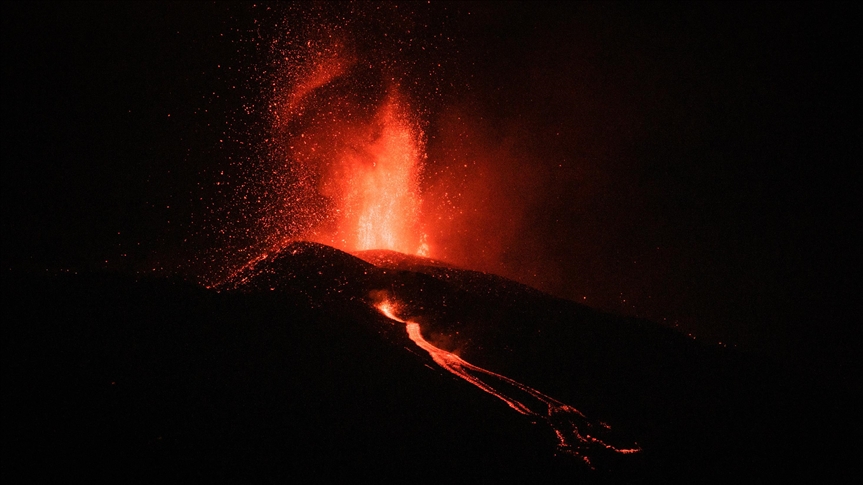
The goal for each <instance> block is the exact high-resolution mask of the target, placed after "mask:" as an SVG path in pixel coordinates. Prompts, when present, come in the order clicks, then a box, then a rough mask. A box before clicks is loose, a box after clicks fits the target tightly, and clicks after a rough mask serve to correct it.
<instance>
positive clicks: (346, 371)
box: [3, 242, 817, 482]
mask: <svg viewBox="0 0 863 485" xmlns="http://www.w3.org/2000/svg"><path fill="white" fill-rule="evenodd" d="M7 276H10V275H7ZM12 276H16V277H15V278H13V277H11V276H10V277H9V278H6V280H4V286H5V287H4V293H5V294H6V295H7V297H8V298H7V300H6V301H7V302H8V304H6V305H4V320H5V321H6V322H7V328H8V329H9V330H7V338H5V339H4V352H3V387H4V393H3V396H4V397H3V407H4V413H3V434H4V440H3V474H4V476H8V477H29V478H33V477H38V478H54V479H56V478H60V477H65V476H69V475H70V474H76V475H80V476H89V477H94V478H95V477H111V478H114V479H122V480H124V481H129V480H132V481H137V480H140V481H155V480H191V479H201V478H204V479H219V480H224V479H229V480H231V481H248V480H255V481H258V480H269V479H280V478H290V477H294V476H298V475H306V476H314V477H316V478H318V479H321V480H327V479H336V478H351V477H377V478H382V479H390V480H397V479H398V480H402V479H411V480H431V481H440V480H445V479H452V478H453V477H456V478H458V479H459V480H477V479H482V480H487V479H489V480H505V481H511V480H516V479H519V480H521V479H531V480H539V481H542V482H556V481H569V480H572V479H574V478H575V479H581V480H587V481H607V480H612V481H617V480H621V481H630V480H635V479H638V480H643V479H651V478H652V479H660V478H661V479H663V480H672V481H674V480H678V479H679V480H680V481H687V482H688V481H691V480H693V479H706V478H714V477H722V478H729V479H730V478H734V477H740V476H743V475H748V474H751V473H752V472H754V471H761V472H764V471H769V473H770V474H771V476H775V474H776V473H780V472H781V473H796V472H799V471H800V470H801V469H802V467H808V466H809V465H811V464H812V463H813V461H811V459H810V460H796V461H794V460H789V457H795V456H801V455H802V454H803V453H802V450H804V449H805V442H806V440H807V439H808V438H807V434H806V433H802V432H801V431H800V429H799V426H798V423H799V421H798V419H799V418H800V417H801V416H802V415H803V414H804V413H806V412H809V411H808V410H809V409H810V408H809V407H808V406H810V404H811V403H810V401H807V400H806V399H800V394H799V389H796V388H795V387H794V386H793V385H792V384H793V380H792V379H791V378H790V376H789V375H787V374H785V373H783V371H782V370H781V369H779V368H777V367H774V366H771V365H769V364H768V363H766V362H763V361H760V360H757V359H755V358H753V357H749V356H746V355H744V354H741V353H737V352H735V351H731V350H728V349H722V348H717V347H709V346H705V345H703V344H701V343H698V342H695V341H693V340H691V339H689V338H686V337H684V336H683V335H681V334H679V333H677V332H674V331H672V330H670V329H668V328H664V327H661V326H659V325H657V324H654V323H652V322H648V321H644V320H636V319H632V318H623V317H618V316H615V315H611V314H606V313H601V312H598V311H596V310H593V309H591V308H588V307H586V306H583V305H580V304H577V303H575V302H572V301H568V300H563V299H559V298H555V297H552V296H550V295H547V294H545V293H542V292H540V291H538V290H535V289H532V288H530V287H528V286H525V285H522V284H519V283H516V282H514V281H511V280H508V279H505V278H502V277H499V276H495V275H492V274H487V273H481V272H476V271H470V270H465V269H459V268H453V267H449V266H448V265H446V264H445V263H443V262H440V261H435V260H430V259H427V258H423V257H419V256H408V255H403V254H401V253H397V252H393V251H360V252H357V253H356V254H348V253H346V252H343V251H340V250H338V249H335V248H332V247H329V246H325V245H323V244H318V243H310V242H295V243H292V244H289V245H288V246H286V247H285V248H284V249H282V250H281V251H278V252H274V253H272V254H269V255H267V256H266V257H265V258H262V259H260V260H258V261H257V262H256V263H255V264H252V265H249V266H248V267H246V268H244V269H242V270H241V271H239V272H237V273H236V274H234V275H233V276H232V277H231V278H229V279H228V280H227V281H225V282H223V283H222V284H221V285H219V286H217V287H215V288H210V289H205V288H202V287H199V286H196V285H192V284H189V283H186V282H184V281H179V280H165V279H138V280H134V279H129V278H127V277H122V276H116V275H106V274H79V275H73V274H61V275H52V276H33V275H29V276H28V275H12ZM7 282H9V283H11V282H14V284H10V285H6V283H7ZM406 327H407V328H406ZM412 329H413V330H412ZM454 369H455V370H454ZM459 373H461V374H463V375H461V374H459ZM466 376H467V377H466ZM474 381H476V382H474ZM807 453H811V450H809V451H807ZM809 456H812V455H811V454H810V455H809ZM816 461H817V460H816Z"/></svg>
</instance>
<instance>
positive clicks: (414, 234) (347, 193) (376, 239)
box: [320, 91, 428, 255]
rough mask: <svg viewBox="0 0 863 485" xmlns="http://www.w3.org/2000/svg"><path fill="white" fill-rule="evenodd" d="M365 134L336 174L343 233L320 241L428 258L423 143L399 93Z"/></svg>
mask: <svg viewBox="0 0 863 485" xmlns="http://www.w3.org/2000/svg"><path fill="white" fill-rule="evenodd" d="M364 135H365V136H362V137H358V138H359V139H358V140H356V141H355V142H354V143H351V144H350V145H349V146H347V147H346V148H345V149H344V151H343V152H342V153H341V156H340V158H339V161H338V164H337V169H336V170H335V171H334V172H333V173H332V174H331V180H330V181H329V187H328V194H329V195H331V196H332V197H333V199H334V200H336V201H337V209H336V214H337V221H338V222H337V229H336V232H335V233H334V234H332V235H331V236H330V237H329V240H326V238H325V240H323V241H320V242H324V243H329V244H331V245H333V246H336V247H340V248H342V249H346V250H348V251H361V250H366V249H391V250H394V251H399V252H402V253H418V254H421V255H427V253H428V249H427V247H424V246H423V242H422V237H421V236H420V231H419V220H418V218H419V210H420V197H419V185H418V177H419V173H420V170H421V165H420V162H421V159H422V154H423V143H422V139H421V136H420V132H419V130H418V129H417V128H416V126H415V125H414V124H413V123H411V122H410V117H409V113H408V112H407V110H406V104H405V103H404V101H403V100H402V99H401V97H400V96H399V94H398V93H397V92H395V91H393V92H391V93H390V94H388V96H387V98H386V100H385V101H384V102H383V104H382V105H381V107H380V108H379V109H378V112H377V114H376V116H375V120H374V123H373V124H372V125H371V126H370V127H369V129H368V131H367V133H365V134H364Z"/></svg>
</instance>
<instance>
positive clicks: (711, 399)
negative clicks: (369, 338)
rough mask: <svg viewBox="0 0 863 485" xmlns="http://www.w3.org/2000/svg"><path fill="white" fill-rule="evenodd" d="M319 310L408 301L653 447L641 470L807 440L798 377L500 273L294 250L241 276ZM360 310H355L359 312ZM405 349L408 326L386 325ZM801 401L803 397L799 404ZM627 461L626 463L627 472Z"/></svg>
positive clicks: (461, 344)
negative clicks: (793, 390) (794, 382)
mask: <svg viewBox="0 0 863 485" xmlns="http://www.w3.org/2000/svg"><path fill="white" fill-rule="evenodd" d="M231 287H233V288H235V289H242V290H244V291H252V292H255V291H258V292H265V291H271V292H272V291H277V290H280V291H284V292H286V293H288V294H295V295H303V297H304V298H308V301H309V302H311V303H312V304H313V305H321V306H333V307H334V306H338V305H348V304H350V305H355V306H356V308H362V307H369V306H372V305H373V304H374V303H375V302H376V301H377V300H378V299H380V298H381V297H382V295H387V296H389V297H394V298H395V299H397V300H398V301H399V302H401V303H403V304H404V306H403V308H402V312H403V313H402V315H401V316H402V317H403V318H410V319H411V320H413V321H417V322H419V323H420V326H421V331H422V334H423V335H424V337H425V338H426V339H427V340H428V341H429V342H430V343H432V344H433V345H435V346H437V347H439V348H442V349H444V350H448V351H451V352H454V353H456V354H458V355H459V356H461V357H462V358H464V359H465V360H467V361H468V362H471V363H473V364H476V365H479V366H482V367H484V368H486V369H489V370H492V371H495V372H499V373H502V374H505V375H507V376H509V377H511V378H514V379H516V380H519V381H521V382H524V383H526V384H528V385H530V386H533V387H535V388H538V389H540V390H542V391H543V392H546V393H548V394H550V395H552V396H554V397H556V398H558V399H560V400H562V401H564V402H566V403H568V404H571V405H573V406H575V407H577V408H579V409H580V410H582V411H584V412H585V413H586V414H587V415H588V416H591V417H596V418H597V419H601V420H603V421H606V422H608V423H610V424H612V425H613V426H615V427H616V428H617V429H619V430H621V432H623V433H624V434H626V435H628V436H629V437H631V438H632V439H633V440H635V441H637V442H638V443H639V444H640V445H641V446H642V447H643V448H644V449H645V452H644V458H643V460H644V461H646V462H647V463H648V465H647V469H641V468H640V467H641V465H638V467H639V469H641V472H645V473H647V472H648V470H652V472H655V473H659V474H663V475H664V474H665V473H673V474H675V475H677V476H687V475H688V474H691V475H692V476H693V477H699V476H702V477H703V476H707V475H710V476H727V477H733V476H738V475H743V474H747V473H751V472H752V471H756V470H762V471H766V470H771V473H772V472H775V470H774V468H777V469H778V468H779V467H780V463H781V464H782V465H781V466H782V468H783V469H784V470H785V471H789V472H793V469H794V465H791V466H790V467H789V465H788V463H789V461H788V457H789V456H796V455H798V454H799V449H801V448H802V447H803V446H804V445H805V442H806V441H807V440H806V438H804V437H803V436H804V435H805V433H803V434H801V433H799V429H797V428H796V427H794V426H791V425H789V422H790V421H793V418H792V417H796V416H799V415H800V414H801V413H803V411H802V409H801V407H798V406H796V405H795V404H790V401H791V400H792V397H791V396H790V395H789V394H788V391H787V387H788V386H789V382H790V381H789V376H788V375H787V374H785V373H783V372H782V371H780V370H779V369H778V368H776V367H773V366H771V365H770V364H768V363H767V362H762V361H758V360H756V359H753V358H751V357H748V356H746V355H743V354H740V353H736V352H733V351H728V350H725V349H720V348H715V347H709V346H705V345H703V344H700V343H697V342H695V341H692V340H690V339H688V338H686V337H684V336H683V335H681V334H679V333H677V332H675V331H673V330H670V329H668V328H664V327H661V326H659V325H657V324H654V323H652V322H647V321H643V320H637V319H632V318H622V317H617V316H614V315H609V314H604V313H601V312H597V311H595V310H592V309H590V308H588V307H585V306H583V305H580V304H577V303H575V302H571V301H567V300H562V299H558V298H555V297H552V296H550V295H547V294H544V293H542V292H539V291H537V290H535V289H533V288H530V287H528V286H525V285H522V284H519V283H517V282H514V281H511V280H508V279H506V278H502V277H499V276H496V275H491V274H486V273H481V272H476V271H470V270H464V269H458V268H450V267H447V266H446V265H445V263H442V262H439V261H434V260H428V259H426V258H421V257H418V256H409V255H403V254H400V253H395V252H391V251H364V252H360V253H357V254H356V256H352V255H350V254H347V253H344V252H341V251H338V250H336V249H333V248H330V247H327V246H323V245H319V244H315V243H306V242H300V243H294V244H292V245H291V246H288V247H287V248H286V249H285V250H283V251H282V252H281V253H280V254H277V255H272V256H271V257H270V258H268V259H267V260H265V261H262V262H260V263H259V264H257V265H256V266H254V267H253V268H250V269H248V270H247V271H246V272H245V273H241V274H240V275H238V276H237V278H235V279H234V280H233V282H232V284H231ZM358 311H359V310H358ZM378 332H379V333H381V334H384V333H385V334H386V336H387V338H389V339H391V340H392V341H393V342H394V343H398V344H400V345H405V346H407V347H410V344H409V343H407V344H406V343H405V341H404V336H403V335H402V333H401V329H394V330H392V329H384V330H380V329H379V330H378ZM793 399H794V400H798V401H799V396H798V397H794V398H793ZM623 466H628V465H623Z"/></svg>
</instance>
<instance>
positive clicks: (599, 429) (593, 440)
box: [377, 301, 641, 466]
mask: <svg viewBox="0 0 863 485" xmlns="http://www.w3.org/2000/svg"><path fill="white" fill-rule="evenodd" d="M377 309H378V310H379V311H380V312H381V313H382V314H383V315H384V316H386V317H387V318H389V319H391V320H394V321H397V322H400V323H404V324H405V325H406V326H407V332H408V337H409V338H410V339H411V340H412V341H413V342H414V343H415V344H417V346H418V347H419V348H421V349H423V350H425V351H426V352H428V354H429V356H431V358H432V360H434V362H435V363H436V364H438V365H439V366H441V367H442V368H443V369H444V370H446V371H448V372H450V373H452V374H455V375H456V376H458V377H460V378H462V379H464V380H465V381H467V382H469V383H471V384H473V385H474V386H476V387H478V388H480V389H482V390H483V391H485V392H487V393H489V394H491V395H492V396H494V397H496V398H498V399H500V400H501V401H503V402H505V403H506V404H507V406H509V407H510V408H512V409H514V410H515V411H517V412H518V413H520V414H523V415H526V416H531V417H535V418H539V419H542V420H543V421H545V422H546V424H548V425H549V426H550V427H551V428H552V429H553V430H554V433H555V435H556V436H557V440H558V449H559V450H561V451H563V452H565V453H568V454H570V455H573V456H576V457H579V458H581V459H582V460H584V462H585V463H587V464H588V465H589V466H591V463H590V458H589V457H588V453H590V452H591V451H593V450H595V449H604V450H608V451H612V452H616V453H621V454H629V453H637V452H639V451H641V448H640V447H637V446H636V447H629V448H622V447H615V446H612V445H610V444H608V443H607V442H606V441H604V440H603V439H600V438H598V437H597V436H595V434H597V433H602V434H607V433H608V432H609V431H610V430H611V427H610V426H608V425H607V424H605V423H602V422H599V423H598V424H594V423H591V422H590V421H588V419H587V418H586V417H585V416H584V414H582V413H581V411H579V410H578V409H576V408H574V407H572V406H570V405H568V404H565V403H563V402H560V401H558V400H557V399H554V398H553V397H551V396H548V395H546V394H543V393H542V392H540V391H537V390H536V389H534V388H532V387H530V386H527V385H525V384H522V383H520V382H518V381H516V380H513V379H510V378H509V377H506V376H504V375H501V374H498V373H496V372H492V371H490V370H486V369H483V368H482V367H479V366H476V365H473V364H471V363H470V362H467V361H465V360H464V359H462V358H461V357H459V356H457V355H455V354H453V353H451V352H447V351H446V350H443V349H439V348H437V347H435V346H434V345H432V344H430V343H429V342H428V341H426V340H425V338H423V336H422V333H421V332H420V326H419V324H418V323H415V322H409V321H406V320H403V319H401V318H399V317H398V316H396V314H395V312H396V309H397V305H396V304H395V303H393V302H391V301H384V302H382V303H380V304H378V305H377ZM513 394H515V395H519V394H520V395H521V396H523V397H519V398H518V399H517V398H515V397H513ZM537 408H539V409H537ZM591 433H594V434H591Z"/></svg>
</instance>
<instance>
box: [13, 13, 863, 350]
mask: <svg viewBox="0 0 863 485" xmlns="http://www.w3.org/2000/svg"><path fill="white" fill-rule="evenodd" d="M420 5H422V4H420ZM408 6H409V7H411V5H410V4H408ZM414 6H415V7H416V5H414ZM2 8H3V15H2V17H3V28H2V31H3V33H2V36H3V63H2V68H3V88H2V92H3V104H2V106H3V117H2V122H3V129H2V130H3V131H2V133H3V160H4V166H5V171H4V177H3V245H4V251H3V259H4V266H6V267H10V268H16V269H23V270H29V271H44V270H46V269H48V270H49V271H58V270H63V269H72V270H86V269H98V268H107V269H110V270H119V271H124V272H142V271H150V270H152V269H153V268H154V267H156V268H160V271H161V272H162V273H163V274H164V273H170V272H171V270H172V267H173V266H172V265H176V264H178V261H181V260H183V258H188V257H189V255H190V254H195V253H196V252H200V251H203V250H204V248H200V247H190V244H201V243H200V241H202V240H204V239H205V238H203V236H201V233H202V231H203V229H202V228H200V227H198V226H196V224H197V223H198V222H197V221H199V220H200V218H201V217H200V215H201V212H202V211H204V210H205V209H206V207H205V206H206V200H212V197H211V196H212V192H213V190H214V189H213V187H212V184H213V181H214V180H215V178H214V174H215V173H218V172H220V171H221V169H224V168H225V167H230V166H231V165H232V163H234V162H233V161H228V160H227V159H228V157H229V156H231V153H233V152H230V151H229V150H228V151H226V150H225V149H223V148H220V142H219V140H220V139H222V138H224V135H225V133H227V132H229V131H231V130H236V129H237V128H236V126H233V127H232V126H231V116H230V113H235V112H237V110H239V109H240V108H241V107H242V106H243V104H244V103H247V102H248V101H249V99H252V98H253V96H254V89H253V87H250V86H249V83H248V82H247V80H245V79H244V74H243V73H242V72H241V73H239V74H238V73H237V71H236V70H232V71H230V72H227V71H226V70H225V69H224V67H223V66H232V67H237V66H242V65H244V64H245V65H249V64H255V63H265V62H266V59H267V53H266V52H262V51H261V50H259V49H256V47H255V44H254V43H250V42H247V41H246V40H248V39H249V38H250V35H251V32H254V29H255V28H256V27H255V26H256V24H255V20H258V21H261V22H263V21H266V20H267V19H272V18H273V13H272V12H267V11H266V9H265V8H262V7H256V8H252V7H251V6H250V5H248V4H218V3H217V4H211V3H207V4H199V3H191V4H186V3H181V4H178V3H170V4H162V3H155V4H143V5H139V4H132V5H127V4H125V3H123V4H116V5H115V4H110V3H86V4H81V3H68V4H53V3H38V4H32V3H26V4H23V3H22V4H14V5H8V4H5V3H4V5H3V7H2ZM422 8H423V9H425V10H423V11H424V12H426V14H425V15H427V17H426V18H427V19H431V21H435V22H440V25H441V26H442V27H441V29H442V31H446V32H447V33H448V35H449V34H451V35H452V36H453V38H455V39H456V41H455V42H454V43H453V47H452V49H453V50H452V51H451V52H449V53H447V54H446V55H444V56H443V57H444V58H445V60H446V62H447V70H445V72H446V73H447V75H448V76H451V81H450V82H449V83H444V86H445V88H444V89H443V92H442V93H441V94H440V95H439V97H436V98H434V99H432V100H430V101H428V106H427V112H426V115H425V116H426V117H427V122H428V130H429V143H428V150H429V167H430V170H431V172H434V171H435V170H438V171H445V170H446V169H448V167H449V166H450V165H452V164H454V163H456V162H457V161H458V160H456V159H455V155H453V154H452V149H451V147H452V146H454V145H453V144H457V145H458V146H459V147H460V150H462V153H468V154H470V156H472V157H473V158H472V160H474V161H475V162H476V164H475V167H476V169H475V170H476V172H474V173H472V175H473V176H474V177H483V178H482V179H481V180H482V182H481V185H482V186H483V187H484V189H485V190H486V192H485V193H484V195H483V196H482V197H478V198H477V199H476V200H475V202H477V201H478V202H477V203H479V204H480V206H481V207H482V208H483V209H484V211H480V212H481V213H480V215H479V216H477V219H475V220H471V219H465V220H462V224H463V227H461V228H460V229H459V231H460V232H458V235H459V237H457V238H453V239H452V240H451V241H450V245H451V248H452V254H453V255H454V256H453V259H454V260H455V262H456V263H463V264H466V263H471V262H472V263H473V266H474V267H477V268H478V269H484V270H489V271H494V272H498V273H501V274H503V275H505V276H510V277H513V278H516V279H519V280H520V281H524V282H526V283H529V284H532V285H535V286H537V287H539V288H542V289H545V290H547V291H550V292H552V293H554V294H556V295H560V296H564V297H567V298H571V299H576V300H579V299H582V300H583V301H586V303H587V304H589V305H594V306H597V307H599V308H602V309H606V310H609V311H614V312H620V313H625V314H631V315H639V316H644V317H647V318H650V319H653V320H657V321H663V320H665V321H667V322H673V321H679V322H680V325H681V326H682V328H683V329H684V331H691V332H692V333H694V334H695V335H696V336H699V338H704V339H707V340H712V341H718V340H725V341H730V342H737V343H740V344H741V345H745V346H748V347H750V348H755V349H760V350H765V351H769V352H771V353H774V354H777V355H781V356H784V357H785V358H790V359H792V360H794V359H805V358H808V357H812V356H813V355H817V359H819V360H818V362H822V361H825V359H826V360H827V361H830V362H831V363H833V364H842V363H844V362H846V361H847V360H849V359H850V355H851V354H852V353H853V347H852V344H851V343H850V339H849V338H848V335H849V332H850V329H851V328H852V324H853V323H854V322H855V321H856V316H852V309H851V305H852V303H851V301H852V300H853V296H852V285H853V282H854V281H855V280H856V279H857V276H858V271H857V270H856V269H855V268H856V266H855V264H854V260H855V259H856V255H855V252H856V246H855V242H854V240H853V238H852V234H853V232H854V231H855V229H857V228H859V227H860V226H861V223H860V219H859V215H858V214H859V213H858V211H856V210H855V209H853V207H854V206H855V205H856V204H854V202H855V200H856V199H857V197H856V195H857V192H856V189H857V188H858V186H859V182H860V177H859V163H860V160H861V121H860V109H859V108H860V102H859V101H860V99H859V98H860V95H859V86H860V85H863V83H861V80H860V77H859V75H858V74H857V72H856V70H855V69H854V68H855V65H856V64H859V59H860V58H861V52H860V45H861V43H860V36H859V29H858V25H859V23H860V20H861V15H860V11H859V7H852V6H850V4H830V5H828V6H823V5H820V4H814V3H803V4H798V3H780V4H758V5H738V4H712V3H711V4H693V5H690V4H677V3H674V4H657V3H652V2H651V3H637V4H624V3H615V4H606V3H601V4H576V5H571V4H569V3H566V4H535V3H534V2H528V3H505V4H495V5H487V4H485V3H476V4H473V3H467V4H441V5H437V4H433V5H432V6H431V7H427V6H424V7H422ZM418 9H419V8H418ZM447 86H448V87H447ZM169 115H170V116H169ZM463 132H464V133H470V134H471V137H470V139H469V140H468V139H465V138H464V137H462V136H461V135H459V133H463ZM234 154H235V155H236V153H234ZM490 154H491V155H490ZM474 180H476V178H475V179H474ZM432 182H433V181H431V182H429V183H432ZM464 187H466V188H467V189H470V188H471V187H473V186H472V185H471V183H470V182H468V183H467V184H466V185H465V186H464ZM513 201H518V203H517V204H515V203H514V202H513ZM497 222H499V223H500V224H501V229H500V230H499V231H491V232H490V231H488V230H487V229H488V226H489V225H490V224H492V223H497ZM472 227H475V228H483V231H481V232H480V231H477V230H473V229H471V228H472ZM490 234H491V235H490ZM202 238H203V239H202ZM184 241H185V242H184ZM189 241H194V242H193V243H190V242H189ZM478 248H483V249H487V252H485V253H482V252H480V251H479V249H478ZM472 251H473V252H472ZM585 297H586V300H584V298H585ZM624 300H625V301H624ZM807 356H808V357H807ZM828 357H829V358H828Z"/></svg>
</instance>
